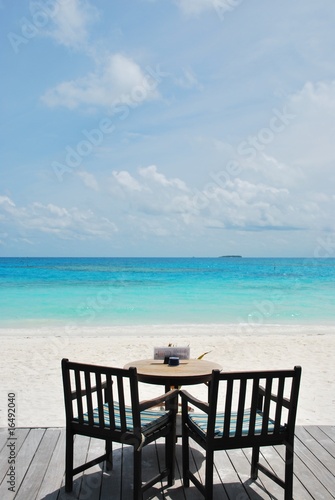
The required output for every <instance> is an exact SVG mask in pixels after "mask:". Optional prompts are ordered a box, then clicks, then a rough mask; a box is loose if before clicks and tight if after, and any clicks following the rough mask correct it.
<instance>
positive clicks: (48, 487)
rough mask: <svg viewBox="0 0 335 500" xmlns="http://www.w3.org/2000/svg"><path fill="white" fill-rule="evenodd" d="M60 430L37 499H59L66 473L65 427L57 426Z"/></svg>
mask: <svg viewBox="0 0 335 500" xmlns="http://www.w3.org/2000/svg"><path fill="white" fill-rule="evenodd" d="M53 430H54V431H59V437H58V441H57V443H56V446H55V448H54V449H53V452H52V457H51V460H50V462H49V464H48V468H47V470H46V473H45V475H44V478H43V482H42V484H41V487H40V490H39V492H38V494H37V499H44V498H45V497H47V499H48V500H57V498H58V496H59V493H60V488H61V486H62V484H64V473H65V429H64V428H55V429H53Z"/></svg>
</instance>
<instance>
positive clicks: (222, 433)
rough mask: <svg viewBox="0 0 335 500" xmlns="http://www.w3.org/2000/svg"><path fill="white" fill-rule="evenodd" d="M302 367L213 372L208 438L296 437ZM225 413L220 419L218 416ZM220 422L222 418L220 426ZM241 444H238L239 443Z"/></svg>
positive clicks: (260, 439)
mask: <svg viewBox="0 0 335 500" xmlns="http://www.w3.org/2000/svg"><path fill="white" fill-rule="evenodd" d="M300 378H301V367H299V366H296V367H295V368H294V369H293V370H273V371H250V372H234V373H233V372H232V373H224V372H220V371H219V370H214V371H213V377H212V382H211V387H210V394H209V414H208V428H207V437H208V438H212V439H221V440H222V441H225V442H226V444H227V443H229V441H235V442H236V441H238V442H239V443H240V444H241V447H242V446H246V445H247V444H248V442H249V443H250V444H253V443H254V442H255V440H256V441H258V442H264V443H266V441H267V440H268V439H269V438H271V441H276V439H278V442H281V441H282V440H283V435H285V439H290V438H292V439H293V436H294V428H295V420H296V412H297V402H298V394H299V386H300ZM220 413H221V416H222V415H224V418H223V417H222V418H221V420H220V419H218V415H220ZM218 421H220V424H219V427H220V426H221V428H219V429H218ZM237 444H238V443H237Z"/></svg>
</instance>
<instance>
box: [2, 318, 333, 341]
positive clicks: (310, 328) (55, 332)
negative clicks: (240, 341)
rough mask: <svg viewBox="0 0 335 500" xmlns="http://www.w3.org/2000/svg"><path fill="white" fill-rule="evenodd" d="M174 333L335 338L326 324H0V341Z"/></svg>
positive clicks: (331, 326) (329, 326)
mask: <svg viewBox="0 0 335 500" xmlns="http://www.w3.org/2000/svg"><path fill="white" fill-rule="evenodd" d="M175 331H178V334H182V335H185V334H188V333H190V334H191V335H192V337H193V336H200V335H203V334H209V335H226V334H228V335H251V336H252V335H269V334H275V333H278V334H280V335H290V334H299V333H301V334H303V335H306V334H309V335H315V334H332V333H333V334H335V325H333V324H328V323H315V324H314V323H312V324H311V323H307V324H304V323H300V324H292V323H291V324H286V323H261V324H257V323H157V324H156V323H155V324H134V325H133V324H125V325H99V324H98V325H94V326H93V325H81V324H79V323H76V322H74V321H73V322H68V323H64V324H58V325H53V324H51V325H48V326H47V325H46V324H43V325H42V326H41V325H40V324H39V323H36V324H34V325H29V326H25V327H22V326H21V325H17V326H2V325H1V324H0V337H1V338H4V337H10V336H12V334H15V336H16V337H21V336H22V337H26V336H27V335H29V336H33V337H49V336H57V337H77V336H83V335H84V336H85V337H86V336H87V337H90V336H94V337H96V336H99V337H104V336H115V335H116V336H119V335H120V334H125V335H135V336H137V335H141V336H142V335H149V336H150V335H170V334H174V332H175Z"/></svg>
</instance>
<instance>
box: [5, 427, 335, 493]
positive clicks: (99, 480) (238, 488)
mask: <svg viewBox="0 0 335 500" xmlns="http://www.w3.org/2000/svg"><path fill="white" fill-rule="evenodd" d="M15 438H16V439H15V440H12V444H14V443H15V446H14V447H15V453H16V457H15V490H16V492H15V493H11V492H10V491H9V490H8V487H9V483H7V481H8V480H9V478H8V476H7V475H6V474H7V471H8V458H9V456H10V447H9V446H8V444H10V442H9V440H8V430H7V429H0V450H1V452H0V457H1V459H0V499H1V500H7V499H8V500H12V499H16V500H35V499H37V500H42V499H43V500H70V499H72V500H73V499H80V500H107V499H109V500H112V499H123V500H130V499H131V498H132V493H131V470H132V448H131V447H129V446H124V447H123V448H122V447H121V446H117V445H114V469H113V471H112V472H108V473H107V472H106V471H105V470H104V468H101V465H97V466H95V467H94V468H92V469H89V470H88V471H86V473H84V474H81V475H80V476H76V478H75V482H74V491H73V493H72V494H66V493H65V492H64V488H63V484H64V442H65V437H64V429H60V428H33V429H29V428H27V429H25V428H22V429H16V430H15ZM102 446H103V444H102V442H101V441H97V440H90V439H88V438H83V437H80V436H79V437H77V439H76V448H75V456H76V457H77V458H78V459H79V460H80V461H84V460H89V459H91V458H92V457H94V456H96V455H97V454H98V453H99V452H100V451H101V447H102ZM192 446H193V448H192V450H193V451H192V453H193V459H194V463H193V468H194V471H198V474H199V477H200V478H202V477H203V473H204V459H203V454H202V452H201V451H200V450H199V449H198V448H197V447H196V445H195V443H193V442H192ZM163 449H164V446H163V443H162V442H158V443H157V444H151V445H148V446H146V447H145V448H144V450H143V458H144V472H145V471H149V473H152V471H153V470H154V469H157V468H158V467H159V464H160V462H161V459H162V455H163ZM295 455H296V456H295V481H294V498H295V500H308V499H317V500H319V499H320V500H321V499H326V500H327V499H332V498H335V426H323V427H318V426H306V427H302V426H299V427H297V428H296V441H295ZM263 459H264V460H265V461H266V462H267V463H268V464H269V465H270V467H272V469H273V470H274V471H275V472H277V473H279V474H281V473H282V471H283V459H282V450H281V449H280V448H279V449H275V448H268V449H263ZM249 462H250V453H249V450H246V452H244V451H242V450H234V451H229V452H217V453H216V455H215V486H214V498H215V499H220V500H222V499H223V500H225V499H230V500H247V499H253V500H257V499H264V498H267V499H269V498H272V499H283V498H284V496H283V490H282V489H281V488H279V486H277V485H276V484H275V483H273V482H272V481H270V480H269V479H267V478H266V476H264V475H263V474H260V477H259V479H258V480H257V481H256V482H252V481H250V480H249V469H250V466H249ZM145 498H147V499H149V498H158V499H163V498H164V499H171V500H179V499H189V500H191V499H192V500H197V499H202V498H203V497H202V495H201V494H200V493H199V492H198V491H197V490H196V488H195V487H194V486H192V485H191V486H190V488H187V489H184V488H183V485H182V481H181V444H180V440H178V444H177V467H176V482H175V485H174V486H173V487H171V488H168V489H159V488H157V487H156V488H151V490H149V491H148V492H147V494H146V497H145Z"/></svg>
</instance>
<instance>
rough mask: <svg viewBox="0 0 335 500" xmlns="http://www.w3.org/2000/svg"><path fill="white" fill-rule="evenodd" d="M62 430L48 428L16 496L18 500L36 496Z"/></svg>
mask: <svg viewBox="0 0 335 500" xmlns="http://www.w3.org/2000/svg"><path fill="white" fill-rule="evenodd" d="M59 434H60V431H55V430H53V429H46V430H45V432H44V434H43V437H42V439H41V441H40V443H39V445H38V447H37V450H36V452H35V453H34V456H33V459H32V461H31V463H30V466H29V469H28V470H27V473H26V475H25V477H24V480H23V482H22V483H21V486H20V489H19V490H18V492H17V495H16V497H15V499H16V500H27V499H28V498H32V499H33V498H36V497H37V493H38V491H39V489H40V487H41V482H42V481H43V478H44V475H45V473H46V470H47V467H48V464H49V462H50V459H51V456H52V453H53V450H54V448H55V446H56V443H57V441H58V438H59Z"/></svg>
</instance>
